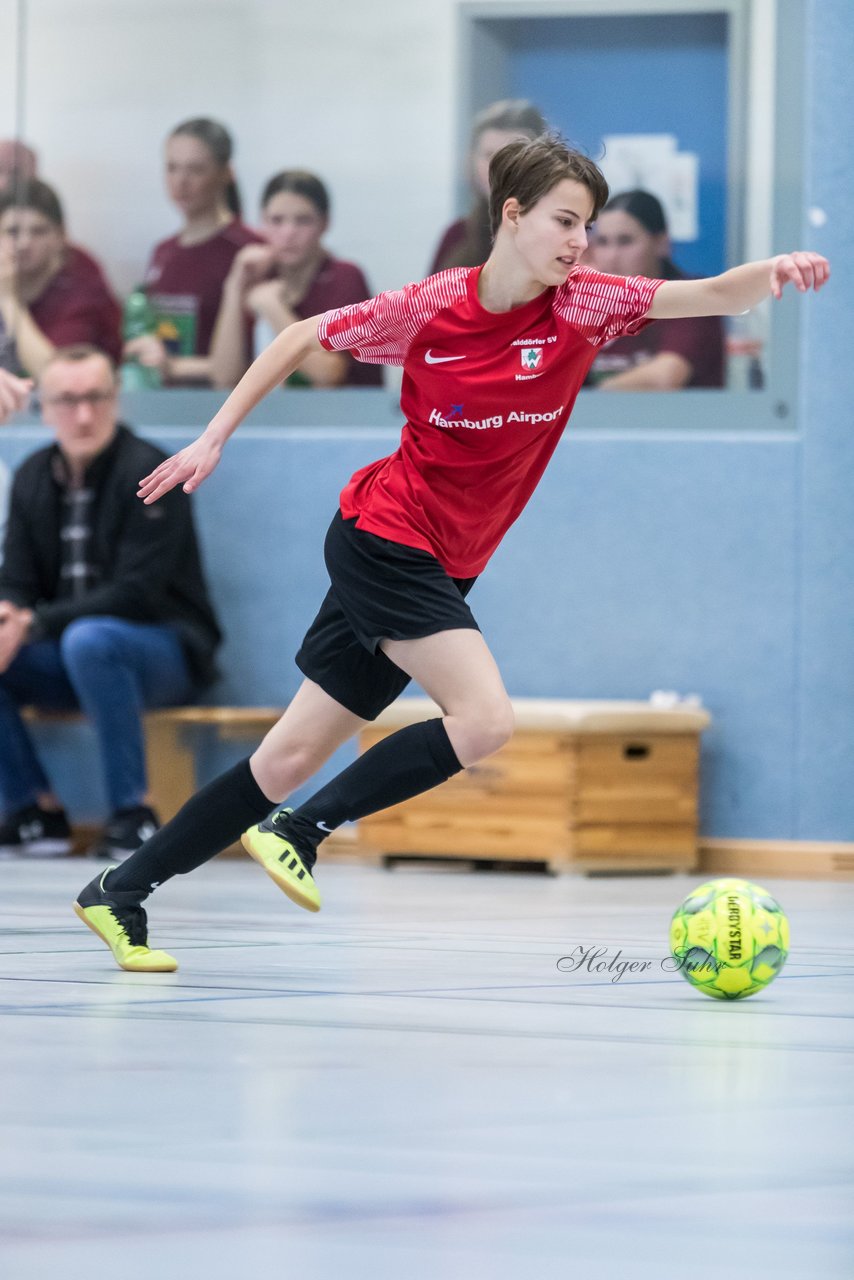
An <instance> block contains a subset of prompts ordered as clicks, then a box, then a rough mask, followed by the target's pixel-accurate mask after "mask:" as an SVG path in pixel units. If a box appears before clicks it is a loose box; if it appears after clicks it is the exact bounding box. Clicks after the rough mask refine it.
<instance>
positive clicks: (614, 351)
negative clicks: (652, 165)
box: [585, 190, 724, 391]
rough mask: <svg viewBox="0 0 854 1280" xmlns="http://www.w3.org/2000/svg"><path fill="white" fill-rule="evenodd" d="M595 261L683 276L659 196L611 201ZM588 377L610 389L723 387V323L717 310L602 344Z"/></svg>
mask: <svg viewBox="0 0 854 1280" xmlns="http://www.w3.org/2000/svg"><path fill="white" fill-rule="evenodd" d="M585 262H588V259H587V258H585ZM590 265H592V266H594V267H595V268H596V270H598V271H604V272H606V273H607V274H608V275H616V276H646V277H648V278H651V279H658V280H681V279H684V278H685V277H684V272H682V271H680V270H679V268H678V267H677V266H675V265H674V264H673V262H671V260H670V237H669V236H668V234H667V222H666V220H665V217H664V210H663V208H662V206H661V202H660V201H659V200H658V199H657V198H656V197H655V196H654V195H651V194H650V192H648V191H639V190H635V191H623V192H621V193H620V194H619V195H616V196H613V197H612V198H611V199H610V200H609V201H608V203H607V204H606V205H605V208H604V209H603V210H602V212H601V213H600V214H599V217H598V219H597V221H596V230H595V235H594V238H593V242H592V252H591V254H590ZM588 383H589V385H592V386H596V387H599V388H601V389H603V390H608V391H677V390H679V389H680V388H681V387H722V386H723V384H724V330H723V323H722V321H721V319H720V317H719V316H701V317H698V318H695V319H690V320H656V321H655V323H654V324H650V325H648V326H646V327H645V328H644V329H642V330H641V332H640V333H636V334H631V335H629V336H626V337H622V338H616V339H615V340H614V341H613V342H610V343H608V344H607V345H606V346H605V347H603V348H602V349H601V351H600V353H599V355H598V356H597V357H596V359H595V360H594V361H593V366H592V368H591V370H590V374H589V377H588Z"/></svg>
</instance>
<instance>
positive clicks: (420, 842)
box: [358, 698, 710, 871]
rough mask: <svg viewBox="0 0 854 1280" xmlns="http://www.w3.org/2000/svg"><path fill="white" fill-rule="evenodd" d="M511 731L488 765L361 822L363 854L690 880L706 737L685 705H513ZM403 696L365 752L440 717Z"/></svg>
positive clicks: (423, 702)
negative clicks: (675, 874) (676, 875)
mask: <svg viewBox="0 0 854 1280" xmlns="http://www.w3.org/2000/svg"><path fill="white" fill-rule="evenodd" d="M513 707H514V710H515V713H516V726H517V727H516V733H515V735H514V737H513V739H512V741H511V742H510V743H508V745H507V746H506V747H504V748H502V750H501V751H499V752H497V753H496V754H495V755H494V756H490V757H489V758H488V759H487V760H484V761H483V762H482V764H478V765H475V766H473V767H472V768H470V769H466V770H465V771H464V772H463V773H461V774H458V775H457V776H456V777H454V778H451V779H450V780H449V781H448V782H446V783H444V784H443V785H442V786H441V787H437V788H436V789H435V790H433V791H430V792H427V793H425V794H424V795H421V796H416V797H415V798H414V799H412V800H408V801H406V802H405V803H404V804H399V805H395V806H394V807H393V808H391V809H387V810H385V811H383V812H382V813H377V814H374V815H372V816H371V817H369V818H365V819H363V820H362V821H361V822H360V823H359V824H358V842H359V847H360V849H361V850H362V851H363V852H364V853H366V854H379V855H380V856H383V857H392V856H393V857H395V858H396V857H406V856H410V857H411V856H436V857H456V858H471V859H489V860H498V859H504V860H507V861H514V862H516V861H531V862H545V863H547V864H548V866H549V867H550V869H551V870H554V871H564V870H565V871H568V870H582V871H594V870H602V871H630V870H679V871H689V870H691V869H692V868H693V867H694V866H695V865H696V861H697V798H698V772H699V740H700V733H701V732H702V730H703V729H705V728H706V726H707V725H708V724H709V720H710V717H709V714H708V712H707V711H705V710H703V709H702V708H699V707H694V706H685V705H682V704H679V705H676V706H673V707H659V706H656V705H653V704H650V703H647V702H574V701H559V700H540V699H534V698H516V699H514V700H513ZM440 714H441V712H440V711H439V709H438V707H436V706H435V705H434V704H433V703H432V702H431V701H429V699H426V698H405V699H401V700H399V701H398V702H397V703H395V704H394V705H393V706H391V707H389V708H388V710H386V711H384V712H383V714H382V715H381V716H379V718H378V719H377V720H375V721H374V722H373V723H372V724H371V726H370V727H369V728H368V729H365V730H364V731H363V732H362V734H361V736H360V749H361V750H362V751H366V750H367V749H368V748H369V747H371V746H372V745H373V744H374V743H375V742H378V741H379V740H380V739H381V738H384V737H386V736H387V735H388V734H389V733H393V732H394V731H395V730H396V729H399V728H402V727H403V726H404V725H406V724H412V723H413V722H415V721H417V720H426V719H429V718H430V717H432V716H436V715H440Z"/></svg>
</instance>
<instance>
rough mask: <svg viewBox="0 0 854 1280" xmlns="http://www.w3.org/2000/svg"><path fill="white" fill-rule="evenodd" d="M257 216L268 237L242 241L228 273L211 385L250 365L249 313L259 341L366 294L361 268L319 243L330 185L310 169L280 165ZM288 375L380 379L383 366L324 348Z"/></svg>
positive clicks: (355, 383)
mask: <svg viewBox="0 0 854 1280" xmlns="http://www.w3.org/2000/svg"><path fill="white" fill-rule="evenodd" d="M261 222H262V232H263V235H264V238H265V241H266V243H264V244H255V245H247V246H246V248H244V249H241V250H240V252H239V253H238V255H237V257H236V258H235V259H234V262H233V264H232V268H231V271H230V272H229V275H228V279H227V281H226V285H225V291H224V294H223V303H222V307H221V309H220V314H219V318H218V320H217V326H216V332H215V334H214V341H213V346H212V349H211V363H212V367H213V379H214V382H215V383H216V385H217V386H221V387H233V386H234V385H235V383H236V382H238V381H239V380H240V378H241V377H242V376H243V374H244V373H245V372H246V369H247V368H248V366H249V363H250V361H251V359H252V356H251V353H250V352H249V351H247V349H246V343H245V341H244V333H245V328H246V321H247V317H249V320H250V323H254V324H255V328H256V335H255V345H256V348H257V349H261V348H262V347H264V346H267V345H268V344H269V342H271V341H272V339H273V338H274V337H275V336H276V335H277V334H279V333H281V332H282V330H283V329H287V327H288V326H289V325H292V324H294V323H295V322H296V321H297V320H305V319H307V318H308V317H309V316H314V315H319V314H320V313H321V312H323V311H331V310H333V309H334V308H337V307H346V306H349V305H350V303H353V302H363V301H364V300H365V299H366V298H369V297H370V296H371V293H370V289H369V288H368V283H367V281H366V280H365V277H364V275H363V274H362V271H361V269H360V268H359V267H357V266H356V265H355V263H353V262H343V261H341V260H340V259H338V258H334V257H333V256H332V255H331V254H330V253H329V252H328V251H327V250H326V249H325V248H324V247H323V244H322V243H321V241H322V238H323V235H324V234H325V232H326V230H327V227H328V226H329V193H328V191H327V190H326V187H325V186H324V184H323V183H322V182H321V180H320V178H318V177H316V176H315V175H314V174H313V173H308V172H306V171H305V170H302V169H286V170H285V171H284V172H282V173H277V174H276V175H275V177H273V178H271V179H270V181H269V182H268V183H267V185H266V187H265V188H264V192H263V194H262V196H261ZM259 331H260V332H259ZM288 381H289V383H291V384H293V385H297V386H299V385H302V386H312V387H331V386H342V385H346V386H351V387H365V386H373V387H378V386H381V385H382V370H381V369H380V368H379V366H377V365H370V364H360V363H359V362H358V361H357V360H354V359H352V357H350V356H348V355H344V354H341V353H339V352H334V351H329V352H327V351H323V352H317V353H316V354H313V355H310V356H308V357H307V358H306V360H305V361H304V362H303V364H302V365H300V367H299V368H298V369H297V370H296V372H295V373H294V374H292V375H291V377H290V378H289V379H288Z"/></svg>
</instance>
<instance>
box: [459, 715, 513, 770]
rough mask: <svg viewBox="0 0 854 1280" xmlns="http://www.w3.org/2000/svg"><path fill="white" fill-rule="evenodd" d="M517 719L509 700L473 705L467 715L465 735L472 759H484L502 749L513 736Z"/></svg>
mask: <svg viewBox="0 0 854 1280" xmlns="http://www.w3.org/2000/svg"><path fill="white" fill-rule="evenodd" d="M514 728H515V720H514V716H513V708H512V706H511V704H510V702H509V701H506V700H505V701H498V700H496V701H495V702H491V703H489V704H481V705H479V706H476V707H473V708H472V710H471V711H470V712H469V713H468V714H467V715H466V716H465V737H466V746H467V751H468V755H469V756H470V757H471V761H472V762H473V761H474V760H482V759H483V758H484V757H485V756H491V755H492V754H493V753H494V752H496V751H500V750H501V748H502V747H503V746H506V744H507V743H508V742H509V741H510V739H511V738H512V737H513V730H514Z"/></svg>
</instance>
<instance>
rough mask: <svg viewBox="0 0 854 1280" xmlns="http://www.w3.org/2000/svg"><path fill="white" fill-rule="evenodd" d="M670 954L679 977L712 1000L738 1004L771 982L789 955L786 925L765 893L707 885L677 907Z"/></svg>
mask: <svg viewBox="0 0 854 1280" xmlns="http://www.w3.org/2000/svg"><path fill="white" fill-rule="evenodd" d="M670 950H671V951H672V953H673V956H674V958H675V960H676V961H677V963H678V966H679V971H680V973H682V975H683V976H684V977H685V978H687V980H688V982H690V983H691V985H692V986H693V987H696V988H697V990H698V991H704V992H705V993H706V995H707V996H714V997H715V999H717V1000H741V999H743V998H744V997H745V996H752V995H754V994H755V993H756V992H757V991H761V990H762V989H763V988H764V987H767V986H768V983H769V982H772V981H773V979H774V978H776V976H777V974H778V973H779V972H780V970H781V969H782V967H783V965H784V964H785V962H786V956H787V955H788V954H789V921H788V920H787V918H786V916H785V915H784V913H783V911H782V910H781V908H780V904H779V903H778V902H776V901H775V900H774V898H772V897H771V894H770V893H768V891H767V889H762V888H761V887H760V886H759V885H758V884H751V883H750V881H749V880H709V881H708V883H707V884H701V885H700V886H699V888H697V889H695V890H694V891H693V893H689V894H688V897H687V898H686V899H685V901H684V902H683V903H682V905H681V906H679V907H677V909H676V911H675V912H674V915H673V919H672V920H671V922H670Z"/></svg>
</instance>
